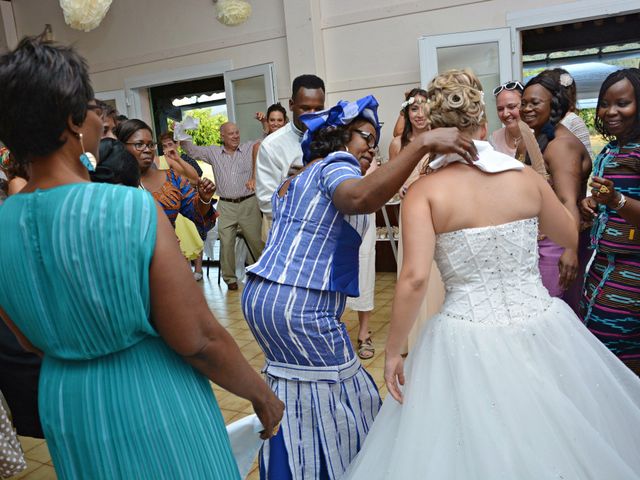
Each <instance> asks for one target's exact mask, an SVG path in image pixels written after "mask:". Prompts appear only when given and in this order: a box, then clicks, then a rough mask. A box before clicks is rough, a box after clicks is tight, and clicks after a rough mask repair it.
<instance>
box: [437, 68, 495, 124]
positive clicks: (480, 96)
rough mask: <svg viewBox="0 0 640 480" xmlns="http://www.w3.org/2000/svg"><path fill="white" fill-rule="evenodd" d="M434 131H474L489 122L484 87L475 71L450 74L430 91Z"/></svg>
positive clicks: (455, 71)
mask: <svg viewBox="0 0 640 480" xmlns="http://www.w3.org/2000/svg"><path fill="white" fill-rule="evenodd" d="M427 101H428V102H429V109H430V112H429V117H430V120H431V128H438V127H458V128H459V129H460V130H465V131H475V130H476V129H477V128H479V127H480V126H482V125H484V124H485V123H486V122H487V118H486V115H485V112H484V92H483V91H482V84H481V83H480V80H478V77H476V74H475V73H473V71H472V70H470V69H468V68H466V69H464V70H457V69H454V70H448V71H446V72H444V73H442V74H440V75H437V76H436V77H435V78H434V79H433V80H431V82H430V83H429V86H428V88H427Z"/></svg>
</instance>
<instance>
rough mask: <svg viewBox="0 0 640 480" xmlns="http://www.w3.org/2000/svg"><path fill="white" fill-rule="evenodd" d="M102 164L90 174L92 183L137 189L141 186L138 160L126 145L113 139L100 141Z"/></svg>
mask: <svg viewBox="0 0 640 480" xmlns="http://www.w3.org/2000/svg"><path fill="white" fill-rule="evenodd" d="M99 157H100V162H99V163H98V165H97V166H96V169H95V171H94V172H90V173H89V175H90V177H91V181H92V182H98V183H113V184H117V185H126V186H128V187H137V186H138V185H139V184H140V169H139V167H138V162H137V160H136V158H135V157H134V156H133V155H132V154H131V153H129V151H128V150H127V147H126V146H125V145H124V143H122V142H119V141H118V140H115V139H113V138H103V139H102V140H100V155H99Z"/></svg>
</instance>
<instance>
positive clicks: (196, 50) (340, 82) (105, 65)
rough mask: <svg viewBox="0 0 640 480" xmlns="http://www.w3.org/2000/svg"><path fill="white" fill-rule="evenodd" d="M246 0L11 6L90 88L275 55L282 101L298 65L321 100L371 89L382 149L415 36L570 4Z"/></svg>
mask: <svg viewBox="0 0 640 480" xmlns="http://www.w3.org/2000/svg"><path fill="white" fill-rule="evenodd" d="M250 1H251V4H252V6H253V15H252V17H251V18H250V19H249V20H248V21H247V22H246V23H245V24H243V25H240V26H238V27H226V26H223V25H221V24H220V23H218V22H217V20H216V19H215V8H214V5H213V2H212V1H211V0H180V1H175V0H135V1H134V0H128V1H125V0H114V2H113V4H112V6H111V9H110V11H109V13H108V15H107V17H106V18H105V20H104V21H103V23H102V25H101V26H100V27H99V28H97V29H96V30H94V31H92V32H89V33H83V32H77V31H75V30H72V29H70V28H69V27H67V26H66V25H65V24H64V19H63V15H62V12H61V10H60V7H59V2H58V0H18V1H14V2H12V5H13V8H14V12H15V19H16V24H17V30H18V36H19V37H21V36H22V35H25V34H36V33H39V32H41V31H42V30H43V28H44V24H45V23H50V24H52V26H53V31H54V35H55V38H56V39H57V40H59V41H62V42H68V43H74V44H75V45H76V46H77V48H78V49H79V51H80V52H81V53H82V54H83V55H84V56H85V57H86V58H87V60H88V62H89V65H90V68H91V73H92V79H93V82H94V87H95V89H96V91H104V90H117V89H121V88H123V87H124V80H125V79H126V78H130V77H136V76H141V75H147V74H152V73H157V72H162V71H165V70H170V69H175V68H180V67H187V66H194V65H199V64H208V63H212V62H217V61H230V62H231V64H232V65H233V67H234V68H240V67H246V66H251V65H255V64H261V63H267V62H274V64H275V69H276V74H277V88H278V94H279V97H280V99H281V101H282V102H283V104H285V105H286V101H287V99H288V97H289V95H290V85H291V80H292V78H291V77H292V76H295V75H297V74H299V73H303V71H304V72H308V73H318V74H320V75H321V76H322V77H323V78H324V80H325V82H326V85H327V93H328V102H327V105H329V104H331V103H335V101H337V100H338V99H341V98H344V99H355V98H358V97H359V96H363V95H365V94H369V93H371V94H374V95H376V97H377V98H378V100H379V101H380V104H381V108H380V116H381V119H382V120H383V121H384V122H385V123H386V124H387V127H386V128H385V129H384V130H383V135H384V136H383V140H382V147H383V149H386V145H388V143H389V141H390V132H391V128H392V127H393V124H394V123H395V120H396V118H397V115H398V111H399V108H400V103H401V102H402V100H403V92H404V91H405V90H407V89H408V88H411V87H412V86H415V85H418V84H419V81H420V74H419V59H418V38H419V37H420V36H422V35H429V34H442V33H453V32H463V31H471V30H483V29H489V28H497V27H505V26H507V24H506V17H507V14H508V13H513V12H517V11H522V10H528V9H533V8H544V7H548V6H553V5H561V4H565V5H566V4H571V2H569V1H567V0H521V1H520V2H514V1H513V0H422V1H404V0H395V1H393V0H348V1H347V0H250ZM591 1H593V0H581V1H580V2H577V3H576V4H575V5H580V6H584V5H587V4H589V3H590V2H591ZM609 1H611V2H616V1H618V2H622V0H609ZM285 9H286V11H285ZM639 9H640V7H639ZM582 10H584V9H582ZM306 32H308V34H305V33H306ZM312 70H315V71H312ZM290 72H291V73H290Z"/></svg>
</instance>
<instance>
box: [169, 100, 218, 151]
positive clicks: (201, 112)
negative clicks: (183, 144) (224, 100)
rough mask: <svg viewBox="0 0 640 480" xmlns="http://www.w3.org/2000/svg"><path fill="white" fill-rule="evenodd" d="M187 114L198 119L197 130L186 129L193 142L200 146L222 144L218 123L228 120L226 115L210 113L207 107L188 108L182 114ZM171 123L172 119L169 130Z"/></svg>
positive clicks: (170, 122)
mask: <svg viewBox="0 0 640 480" xmlns="http://www.w3.org/2000/svg"><path fill="white" fill-rule="evenodd" d="M187 115H189V116H191V117H193V118H197V119H198V120H200V125H198V129H197V130H187V132H188V133H189V134H190V135H191V136H192V137H193V143H195V144H196V145H200V146H207V145H221V144H222V141H221V140H220V125H222V124H223V123H225V122H227V121H228V119H227V117H226V115H223V114H221V113H218V114H216V115H212V114H211V111H210V110H209V109H207V108H202V109H197V110H189V112H187V113H185V115H184V116H185V117H186V116H187ZM173 123H174V122H173V120H169V129H170V130H173Z"/></svg>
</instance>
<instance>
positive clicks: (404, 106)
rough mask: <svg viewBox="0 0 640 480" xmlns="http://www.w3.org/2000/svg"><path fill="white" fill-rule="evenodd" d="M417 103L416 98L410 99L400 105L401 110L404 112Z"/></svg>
mask: <svg viewBox="0 0 640 480" xmlns="http://www.w3.org/2000/svg"><path fill="white" fill-rule="evenodd" d="M415 101H416V97H409V98H407V99H406V100H405V101H404V102H402V104H400V108H401V109H403V110H404V109H405V108H407V107H408V106H409V105H413V104H414V103H415Z"/></svg>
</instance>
